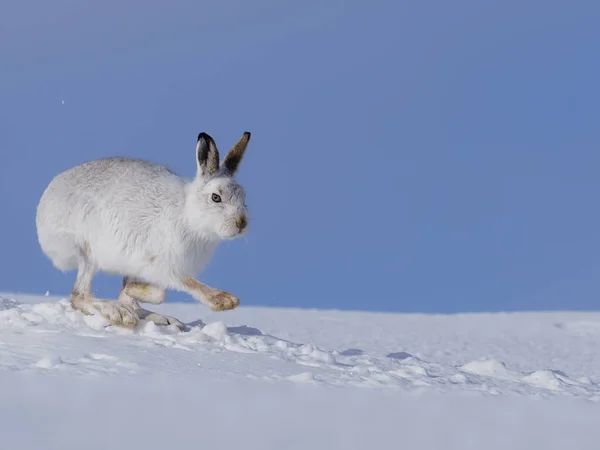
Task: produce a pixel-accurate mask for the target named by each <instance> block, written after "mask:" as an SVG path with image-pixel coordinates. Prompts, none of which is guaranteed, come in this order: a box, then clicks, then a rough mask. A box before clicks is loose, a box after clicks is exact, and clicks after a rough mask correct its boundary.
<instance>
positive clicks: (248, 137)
mask: <svg viewBox="0 0 600 450" xmlns="http://www.w3.org/2000/svg"><path fill="white" fill-rule="evenodd" d="M244 136H246V139H248V140H250V136H252V135H251V134H250V132H249V131H244Z"/></svg>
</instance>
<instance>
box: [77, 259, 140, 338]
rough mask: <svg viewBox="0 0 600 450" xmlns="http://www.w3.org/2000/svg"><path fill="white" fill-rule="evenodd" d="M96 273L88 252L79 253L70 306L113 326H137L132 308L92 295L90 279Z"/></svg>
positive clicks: (136, 319) (136, 317)
mask: <svg viewBox="0 0 600 450" xmlns="http://www.w3.org/2000/svg"><path fill="white" fill-rule="evenodd" d="M95 272H96V270H95V268H94V264H93V263H92V262H91V261H90V258H89V256H88V252H87V251H85V250H84V249H80V251H79V263H78V268H77V278H76V280H75V285H74V286H73V291H72V292H71V306H72V307H73V308H74V309H77V310H79V311H81V312H82V313H84V314H86V315H88V316H91V315H94V314H95V313H100V314H101V315H103V316H104V317H106V318H107V319H108V320H110V322H111V324H113V325H122V326H124V327H128V328H132V327H135V326H136V325H137V324H138V321H139V320H138V316H137V314H136V313H135V311H134V310H133V308H130V307H127V306H126V305H119V304H117V303H116V302H110V301H105V300H98V299H96V298H95V297H94V294H93V293H92V279H93V278H94V273H95Z"/></svg>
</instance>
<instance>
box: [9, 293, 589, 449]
mask: <svg viewBox="0 0 600 450" xmlns="http://www.w3.org/2000/svg"><path fill="white" fill-rule="evenodd" d="M154 310H156V311H157V312H161V313H165V314H169V315H172V316H175V317H177V318H179V319H181V320H182V321H183V322H184V323H186V324H187V325H188V329H187V330H186V331H184V332H179V331H178V330H177V329H175V328H174V327H173V328H162V327H157V326H155V325H154V324H152V323H141V324H140V326H139V328H138V329H136V330H127V329H122V328H115V327H111V326H108V324H107V323H106V322H105V321H104V320H103V319H101V318H98V317H86V316H83V315H82V314H81V313H79V312H77V311H73V309H72V308H71V307H70V305H69V303H68V301H67V300H66V299H62V298H55V297H36V296H23V295H16V294H0V438H1V442H2V448H6V449H14V450H16V449H28V450H29V449H40V448H44V449H54V448H56V449H61V450H64V449H80V448H86V449H106V448H127V449H150V448H152V449H153V448H156V449H164V448H172V447H177V448H182V447H186V448H201V447H206V446H210V448H211V449H215V448H217V449H218V448H228V449H232V448H235V449H238V448H244V449H245V450H254V449H271V448H273V449H305V448H311V449H338V448H339V449H372V448H418V449H421V450H430V449H471V448H472V449H482V448H483V449H486V450H495V449H503V450H504V449H511V450H512V449H538V448H544V449H559V448H560V449H564V448H573V449H597V448H600V426H599V425H600V404H599V403H600V402H598V400H600V356H599V353H600V313H591V312H590V313H569V312H561V313H513V314H464V315H443V316H442V315H416V314H411V315H404V314H382V313H365V312H339V311H316V310H292V309H270V308H249V307H240V308H238V309H236V310H234V311H230V312H227V313H214V312H211V311H209V310H208V309H207V308H206V307H204V306H202V305H197V304H170V303H167V304H165V305H161V306H159V307H155V308H154Z"/></svg>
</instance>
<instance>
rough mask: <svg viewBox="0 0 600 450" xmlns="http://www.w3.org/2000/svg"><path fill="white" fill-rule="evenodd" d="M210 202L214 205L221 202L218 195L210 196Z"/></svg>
mask: <svg viewBox="0 0 600 450" xmlns="http://www.w3.org/2000/svg"><path fill="white" fill-rule="evenodd" d="M212 201H213V202H215V203H220V202H221V196H220V195H219V194H213V195H212Z"/></svg>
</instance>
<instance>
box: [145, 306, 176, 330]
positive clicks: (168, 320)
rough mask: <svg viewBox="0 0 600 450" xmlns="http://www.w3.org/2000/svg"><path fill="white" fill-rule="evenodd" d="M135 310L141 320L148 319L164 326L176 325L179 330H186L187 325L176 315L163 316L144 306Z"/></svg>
mask: <svg viewBox="0 0 600 450" xmlns="http://www.w3.org/2000/svg"><path fill="white" fill-rule="evenodd" d="M135 312H136V314H137V315H138V317H139V318H140V320H147V321H149V322H154V323H155V324H156V325H162V326H169V325H175V326H176V327H177V328H178V329H179V331H185V325H184V324H183V323H182V322H181V321H180V320H179V319H176V318H175V317H171V316H163V315H162V314H158V313H155V312H152V311H148V310H147V309H144V308H138V309H136V310H135Z"/></svg>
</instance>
